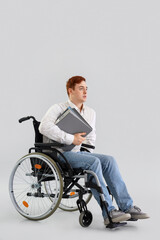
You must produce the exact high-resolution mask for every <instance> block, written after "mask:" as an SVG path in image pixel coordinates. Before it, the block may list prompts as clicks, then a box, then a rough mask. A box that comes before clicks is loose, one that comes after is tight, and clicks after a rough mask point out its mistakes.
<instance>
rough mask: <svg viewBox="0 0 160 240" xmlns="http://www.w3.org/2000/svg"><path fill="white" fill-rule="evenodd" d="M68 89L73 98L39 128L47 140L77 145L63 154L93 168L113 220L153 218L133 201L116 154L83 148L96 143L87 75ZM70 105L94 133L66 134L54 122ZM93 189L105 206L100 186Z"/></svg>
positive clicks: (70, 82) (50, 113)
mask: <svg viewBox="0 0 160 240" xmlns="http://www.w3.org/2000/svg"><path fill="white" fill-rule="evenodd" d="M66 88H67V93H68V96H69V100H68V101H67V102H65V103H60V104H55V105H53V106H52V107H51V108H50V109H49V110H48V111H47V113H46V114H45V116H44V117H43V119H42V121H41V124H40V127H39V131H40V133H41V134H43V136H44V141H45V142H49V141H51V140H54V141H57V142H60V143H62V144H67V145H70V144H74V145H75V147H74V148H73V149H72V150H71V151H62V149H58V150H59V151H61V152H63V155H64V156H65V157H66V158H67V160H68V162H69V163H70V164H71V166H72V167H73V168H81V169H84V170H91V171H93V172H94V173H95V174H96V175H97V177H98V179H99V182H100V184H101V187H102V190H103V193H104V197H105V200H106V202H107V209H108V213H109V216H110V218H111V220H112V222H115V223H116V222H121V221H126V220H129V219H135V220H138V219H146V218H149V216H148V215H147V214H146V213H144V212H142V211H141V209H140V208H139V207H136V206H134V205H133V200H132V198H131V196H130V195H129V193H128V191H127V188H126V185H125V183H124V181H123V179H122V177H121V174H120V172H119V169H118V166H117V163H116V160H115V159H114V158H113V157H112V156H107V155H104V154H97V153H93V150H90V149H88V150H89V151H90V152H88V151H80V148H81V144H82V143H86V144H90V145H95V141H96V132H95V123H96V113H95V111H94V110H93V109H91V108H89V107H88V106H86V105H84V102H85V101H86V99H87V85H86V80H85V78H83V77H81V76H74V77H72V78H70V79H69V80H68V81H67V84H66ZM69 106H70V107H72V108H75V109H76V110H77V111H78V112H79V113H80V114H81V115H82V117H83V118H84V119H85V120H86V121H87V122H88V123H89V124H90V126H91V127H92V129H93V130H92V132H91V133H89V134H88V135H87V136H86V137H84V135H85V133H76V134H74V135H72V134H69V133H66V132H64V131H62V130H61V129H60V128H59V127H58V126H57V125H55V124H54V123H55V121H56V119H57V118H58V117H59V115H60V114H61V113H62V112H63V111H64V110H65V109H66V108H67V107H69ZM104 179H105V181H106V183H107V185H108V187H109V189H110V191H111V193H112V195H113V197H114V198H115V200H116V203H117V205H118V207H119V210H117V209H116V208H115V207H114V206H113V203H112V199H111V197H110V195H109V192H108V189H107V187H106V183H105V182H104ZM93 181H94V180H93ZM91 191H92V193H93V195H94V197H95V199H96V200H97V202H98V203H99V205H100V206H101V202H100V198H99V193H98V192H97V190H96V189H91ZM102 215H103V218H104V224H105V225H108V224H109V218H108V215H107V213H106V210H105V208H103V207H102Z"/></svg>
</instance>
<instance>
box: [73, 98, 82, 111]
mask: <svg viewBox="0 0 160 240" xmlns="http://www.w3.org/2000/svg"><path fill="white" fill-rule="evenodd" d="M70 101H71V102H72V103H73V104H74V105H76V107H77V108H78V109H79V110H80V112H81V111H82V109H83V103H77V102H74V101H72V100H71V99H70Z"/></svg>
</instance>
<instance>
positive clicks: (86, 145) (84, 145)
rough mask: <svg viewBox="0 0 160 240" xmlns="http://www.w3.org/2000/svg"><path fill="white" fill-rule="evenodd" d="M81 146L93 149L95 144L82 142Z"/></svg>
mask: <svg viewBox="0 0 160 240" xmlns="http://www.w3.org/2000/svg"><path fill="white" fill-rule="evenodd" d="M81 146H82V147H84V148H85V147H86V148H92V149H95V146H93V145H89V144H85V143H82V145H81Z"/></svg>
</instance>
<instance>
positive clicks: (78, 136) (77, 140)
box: [73, 132, 86, 145]
mask: <svg viewBox="0 0 160 240" xmlns="http://www.w3.org/2000/svg"><path fill="white" fill-rule="evenodd" d="M85 134H86V133H85V132H83V133H76V134H74V140H73V144H74V145H80V144H81V143H82V142H83V141H84V140H85V139H86V138H85V137H82V136H83V135H85Z"/></svg>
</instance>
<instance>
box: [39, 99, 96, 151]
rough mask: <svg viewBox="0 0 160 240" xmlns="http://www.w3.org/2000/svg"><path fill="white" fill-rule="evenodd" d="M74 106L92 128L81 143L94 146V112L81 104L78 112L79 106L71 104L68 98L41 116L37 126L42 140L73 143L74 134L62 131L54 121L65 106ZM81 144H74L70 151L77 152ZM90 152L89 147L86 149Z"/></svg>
mask: <svg viewBox="0 0 160 240" xmlns="http://www.w3.org/2000/svg"><path fill="white" fill-rule="evenodd" d="M69 106H70V107H72V108H75V109H76V110H77V111H78V112H79V113H80V114H81V115H82V117H83V118H84V119H85V120H86V121H87V122H88V123H89V124H90V126H91V127H92V128H93V130H92V131H91V132H90V133H89V134H88V135H87V136H86V140H85V141H84V142H83V143H86V144H90V145H93V146H95V141H96V128H95V123H96V113H95V111H94V110H93V109H92V108H89V107H87V106H86V105H84V104H83V108H82V110H81V112H80V110H79V108H77V106H76V105H75V104H73V103H72V102H71V101H70V100H68V101H67V102H65V103H59V104H54V105H53V106H52V107H50V108H49V110H48V111H47V112H46V114H45V115H44V117H43V118H42V121H41V124H40V126H39V131H40V133H41V134H42V135H43V141H44V142H52V140H54V141H57V142H59V143H62V144H67V145H70V144H72V143H73V140H74V135H72V134H69V133H66V132H64V131H62V130H61V129H60V128H59V127H58V126H57V125H55V121H56V120H57V118H58V117H59V115H60V114H62V113H63V111H64V110H66V108H67V107H69ZM80 148H81V145H76V146H75V147H74V148H73V149H72V151H73V152H78V151H80ZM57 149H58V150H59V151H61V152H63V150H62V149H59V148H57ZM88 150H89V151H90V152H93V150H92V149H91V148H89V149H88Z"/></svg>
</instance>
